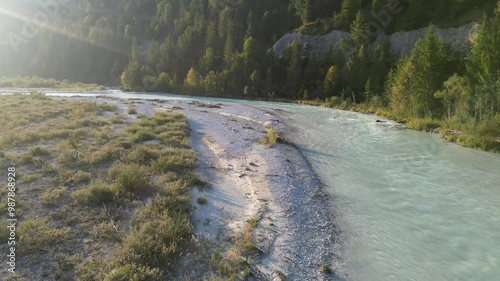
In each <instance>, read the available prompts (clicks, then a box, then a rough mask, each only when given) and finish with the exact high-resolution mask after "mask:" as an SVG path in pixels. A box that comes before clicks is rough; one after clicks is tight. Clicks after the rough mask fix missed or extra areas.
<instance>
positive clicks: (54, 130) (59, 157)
mask: <svg viewBox="0 0 500 281" xmlns="http://www.w3.org/2000/svg"><path fill="white" fill-rule="evenodd" d="M0 103H1V104H2V111H0V125H1V126H0V168H1V170H2V171H4V172H2V173H0V182H2V183H5V184H6V183H7V178H6V177H7V172H6V171H7V168H8V167H15V168H16V184H17V189H16V192H17V193H16V197H15V198H16V217H17V218H18V220H19V224H18V227H17V239H18V241H17V249H16V259H17V261H16V267H17V268H20V269H22V270H18V271H19V273H17V274H15V275H11V274H9V275H8V276H10V277H9V278H10V279H6V280H36V279H43V280H165V279H169V278H170V279H172V278H175V277H172V276H176V275H173V274H175V272H176V270H177V269H178V260H179V259H180V257H182V256H183V255H184V254H185V253H186V252H187V251H188V249H189V248H190V246H189V244H190V242H191V241H190V240H191V222H190V217H189V213H190V204H189V193H188V191H189V188H190V187H191V186H195V185H197V184H200V182H199V180H198V178H197V177H196V175H195V173H194V169H195V166H196V157H195V153H194V152H193V151H192V150H191V148H190V145H189V138H188V137H189V127H188V124H187V122H186V119H185V118H184V116H182V115H180V114H174V113H168V112H161V113H157V114H156V115H155V116H153V117H151V118H149V117H145V116H141V118H140V119H137V121H135V122H132V121H130V122H129V121H128V120H127V119H125V117H124V116H122V115H120V114H118V113H117V110H116V107H115V106H114V105H111V104H106V103H100V104H96V103H92V102H89V101H66V100H55V99H49V98H47V97H45V96H44V95H42V94H38V93H35V94H31V95H6V96H0ZM0 201H1V202H2V205H3V206H6V204H7V189H2V190H1V191H0ZM4 210H6V208H4ZM5 212H6V211H4V213H3V215H4V217H5V216H6V213H5ZM8 235H9V233H7V228H6V227H5V226H2V228H1V231H0V237H4V238H2V240H1V241H0V243H1V244H0V247H2V248H5V249H4V250H6V247H7V245H6V242H7V240H6V238H7V237H8ZM5 268H6V267H4V270H6V269H5ZM6 276H7V275H6Z"/></svg>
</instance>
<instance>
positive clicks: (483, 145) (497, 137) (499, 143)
mask: <svg viewBox="0 0 500 281" xmlns="http://www.w3.org/2000/svg"><path fill="white" fill-rule="evenodd" d="M295 103H299V104H307V105H313V106H323V107H329V108H336V109H342V110H350V111H356V112H361V113H365V114H377V115H379V116H383V117H386V118H388V119H391V120H395V121H397V122H401V123H404V124H406V125H407V126H408V127H409V128H412V129H415V130H421V131H426V132H435V133H438V134H440V135H441V136H442V137H443V138H444V139H446V140H448V141H451V142H455V143H457V144H459V145H462V146H465V147H470V148H475V149H480V150H484V151H489V152H496V153H500V114H497V115H496V116H495V117H494V118H492V119H491V120H481V121H476V120H474V119H470V120H467V121H465V122H461V121H460V120H457V119H445V120H443V119H433V118H406V117H401V116H399V115H398V114H396V113H395V112H394V111H392V110H391V109H389V108H387V107H384V106H382V105H380V104H379V105H376V104H375V105H374V104H354V103H350V102H348V101H342V100H340V99H328V100H327V101H321V100H298V101H295Z"/></svg>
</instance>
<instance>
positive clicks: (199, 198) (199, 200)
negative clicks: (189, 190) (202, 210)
mask: <svg viewBox="0 0 500 281" xmlns="http://www.w3.org/2000/svg"><path fill="white" fill-rule="evenodd" d="M196 202H198V204H200V205H206V204H207V203H208V200H207V198H205V197H203V196H201V197H198V199H196Z"/></svg>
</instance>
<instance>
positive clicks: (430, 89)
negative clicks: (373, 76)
mask: <svg viewBox="0 0 500 281" xmlns="http://www.w3.org/2000/svg"><path fill="white" fill-rule="evenodd" d="M448 62H449V55H448V51H447V46H446V45H445V43H444V41H443V40H442V39H438V38H437V37H436V36H435V34H434V30H433V28H432V27H429V29H428V31H427V34H426V37H425V40H419V41H417V43H416V44H415V49H414V50H413V51H412V54H411V56H410V57H409V58H408V59H401V60H400V61H399V62H398V65H397V68H396V70H395V71H394V72H393V73H392V74H391V76H390V77H389V81H388V85H389V95H390V99H391V107H392V108H393V109H395V110H396V111H397V112H398V113H399V114H400V115H403V116H404V115H411V116H413V117H417V118H418V117H426V116H433V115H441V114H442V112H441V111H439V109H440V108H442V105H441V103H440V100H438V99H436V97H435V96H434V93H435V92H436V91H437V90H439V89H440V88H441V85H442V83H443V82H444V81H445V80H446V77H447V72H449V70H448V67H447V66H448Z"/></svg>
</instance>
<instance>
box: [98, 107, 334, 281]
mask: <svg viewBox="0 0 500 281" xmlns="http://www.w3.org/2000/svg"><path fill="white" fill-rule="evenodd" d="M94 100H95V101H97V102H109V103H113V104H116V105H117V106H118V108H119V112H120V113H121V114H127V113H126V112H127V109H128V107H135V108H136V110H137V113H138V114H146V115H153V114H154V113H155V112H156V111H162V110H169V111H176V112H179V113H182V114H184V115H185V116H186V117H187V119H188V122H189V124H190V126H191V130H192V133H191V144H192V147H193V149H194V150H195V151H196V152H197V153H198V160H199V164H198V173H199V175H200V178H201V179H203V180H205V181H207V182H208V183H210V184H211V186H212V187H211V188H208V189H203V190H200V189H193V191H192V193H191V196H192V199H191V200H192V204H193V206H194V208H193V209H194V210H193V214H192V219H193V223H194V226H193V231H194V235H195V236H196V239H198V240H199V241H205V242H208V245H210V246H208V249H206V250H205V253H204V254H202V255H204V257H199V258H194V257H191V258H190V259H187V260H186V261H185V268H189V267H191V266H194V268H193V269H186V270H183V273H182V274H183V276H188V277H189V278H192V279H195V280H198V279H201V280H206V279H207V278H209V277H210V276H211V274H212V273H213V272H212V269H211V268H210V264H209V261H208V262H207V261H206V260H207V259H206V256H207V255H208V254H210V253H211V252H212V251H213V250H214V249H222V250H223V251H222V252H224V250H226V251H229V250H230V248H231V247H232V243H231V242H230V241H231V240H232V238H234V237H235V236H238V235H241V233H242V232H243V231H244V229H245V228H244V225H245V222H247V221H248V220H249V219H252V218H258V219H257V223H256V224H255V227H254V228H253V230H252V233H251V235H252V240H253V243H254V244H255V245H256V246H257V248H258V249H259V253H258V254H257V255H254V256H252V257H251V263H250V266H251V268H252V272H253V273H254V276H255V277H254V280H281V279H280V277H278V275H279V274H277V273H278V272H279V273H282V274H284V275H285V276H286V280H344V278H343V276H342V274H341V273H339V272H336V271H341V270H337V269H340V268H342V265H341V262H340V260H339V255H340V246H339V243H338V241H336V239H337V237H338V235H337V234H338V233H337V229H336V227H335V225H334V214H333V211H332V208H331V202H330V199H329V196H328V195H327V193H326V192H325V190H324V186H323V184H322V183H321V181H320V180H319V179H318V177H317V175H316V174H315V172H314V171H313V170H312V168H311V166H310V164H309V163H308V161H307V160H306V159H305V157H304V156H303V155H302V154H301V152H300V151H299V150H298V149H297V148H296V147H294V146H293V145H290V144H284V143H278V144H277V145H275V146H274V147H268V146H266V145H263V144H258V143H257V141H258V140H259V139H261V138H262V137H264V136H265V135H266V126H272V127H274V128H276V129H277V130H278V131H286V130H288V127H287V126H286V124H283V122H282V121H281V120H280V118H279V117H278V116H277V115H275V114H274V113H271V112H269V111H264V110H260V109H256V108H253V107H250V106H245V105H241V104H236V103H218V104H210V103H206V101H204V102H199V101H189V100H188V101H186V100H137V99H134V100H129V101H128V102H125V101H124V100H119V99H113V98H107V97H106V98H102V97H99V98H96V99H94ZM128 118H129V120H131V121H133V120H134V119H136V117H135V116H134V115H129V116H128ZM199 197H205V198H206V199H207V201H208V202H207V203H206V204H203V206H201V205H200V204H197V198H199ZM205 244H207V243H205ZM200 261H203V262H202V263H201V264H200ZM321 267H323V268H325V267H327V268H329V269H332V270H333V273H326V272H324V271H322V270H320V268H321Z"/></svg>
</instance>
